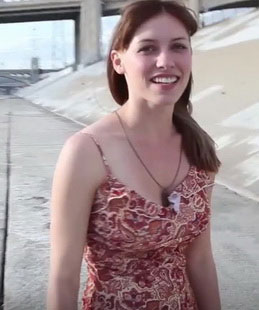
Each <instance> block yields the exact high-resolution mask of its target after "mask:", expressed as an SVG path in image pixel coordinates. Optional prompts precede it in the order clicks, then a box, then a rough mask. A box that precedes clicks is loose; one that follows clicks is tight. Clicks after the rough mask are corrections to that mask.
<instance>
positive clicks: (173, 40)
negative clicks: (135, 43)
mask: <svg viewBox="0 0 259 310" xmlns="http://www.w3.org/2000/svg"><path fill="white" fill-rule="evenodd" d="M180 40H185V41H188V39H187V38H185V37H179V38H174V39H172V40H171V42H175V41H180ZM157 41H158V40H154V39H143V40H140V41H139V43H144V42H157Z"/></svg>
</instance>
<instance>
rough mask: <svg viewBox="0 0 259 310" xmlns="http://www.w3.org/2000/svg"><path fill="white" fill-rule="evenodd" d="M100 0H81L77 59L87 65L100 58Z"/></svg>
mask: <svg viewBox="0 0 259 310" xmlns="http://www.w3.org/2000/svg"><path fill="white" fill-rule="evenodd" d="M101 16H102V8H101V0H82V1H81V13H80V24H79V28H80V29H79V61H80V64H81V65H88V64H91V63H94V62H96V61H98V60H100V59H101V49H100V36H101Z"/></svg>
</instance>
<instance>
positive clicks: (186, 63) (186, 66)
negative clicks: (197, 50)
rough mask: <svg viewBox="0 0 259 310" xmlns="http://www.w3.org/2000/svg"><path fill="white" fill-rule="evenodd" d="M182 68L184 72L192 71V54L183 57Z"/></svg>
mask: <svg viewBox="0 0 259 310" xmlns="http://www.w3.org/2000/svg"><path fill="white" fill-rule="evenodd" d="M182 68H183V70H184V72H186V73H188V72H191V71H192V56H191V55H186V57H184V58H183V59H182Z"/></svg>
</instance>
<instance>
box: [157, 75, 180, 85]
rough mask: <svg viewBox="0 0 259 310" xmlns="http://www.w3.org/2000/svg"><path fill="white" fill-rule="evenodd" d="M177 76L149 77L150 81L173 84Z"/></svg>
mask: <svg viewBox="0 0 259 310" xmlns="http://www.w3.org/2000/svg"><path fill="white" fill-rule="evenodd" d="M178 80H179V77H177V76H173V77H154V78H152V79H151V82H153V83H155V84H175V83H176V82H178Z"/></svg>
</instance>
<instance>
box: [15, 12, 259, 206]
mask: <svg viewBox="0 0 259 310" xmlns="http://www.w3.org/2000/svg"><path fill="white" fill-rule="evenodd" d="M258 29H259V10H254V11H252V12H250V13H248V14H246V15H244V16H241V17H237V18H234V19H231V20H227V21H224V22H222V23H220V24H217V25H213V26H209V27H206V28H204V29H201V30H200V31H199V32H198V33H197V34H196V36H195V37H194V38H193V49H194V68H193V74H194V81H195V84H194V91H193V97H192V100H193V104H194V117H195V118H196V119H197V120H198V121H199V123H200V124H201V125H202V126H203V127H204V129H206V130H207V131H208V132H209V133H210V134H211V136H212V137H213V138H214V139H215V141H216V142H217V144H218V152H219V156H220V159H221V161H222V163H223V166H222V169H221V171H220V173H219V175H218V177H217V182H219V183H221V184H224V185H226V186H227V187H229V188H230V189H232V190H235V191H237V192H239V193H241V194H242V195H245V196H248V197H250V198H253V199H256V200H258V201H259V191H258V189H259V91H258V85H259V84H258V81H259V57H258V51H259V30H258ZM61 75H62V74H61ZM19 95H20V96H22V97H25V98H27V99H29V100H31V101H33V102H34V103H36V104H40V105H42V106H44V107H46V108H48V109H50V110H52V111H53V112H55V113H59V114H62V115H64V116H65V117H68V118H70V119H73V120H76V121H79V122H81V123H84V124H89V123H91V122H93V121H95V120H97V119H98V118H100V117H102V116H103V115H105V114H106V113H109V112H110V111H112V110H113V109H115V108H116V107H117V105H116V104H115V103H114V102H113V100H112V99H111V96H110V94H109V92H108V90H107V82H106V77H105V63H104V62H100V63H98V64H95V65H92V66H90V67H87V68H84V69H82V70H80V71H78V72H75V73H70V74H66V75H65V76H64V75H63V77H62V76H58V77H57V76H56V77H54V78H53V77H50V78H49V79H48V80H45V81H42V82H40V84H39V85H34V86H32V87H30V88H27V89H24V90H22V91H20V92H19Z"/></svg>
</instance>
